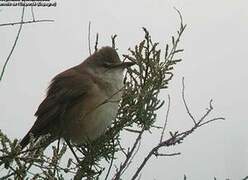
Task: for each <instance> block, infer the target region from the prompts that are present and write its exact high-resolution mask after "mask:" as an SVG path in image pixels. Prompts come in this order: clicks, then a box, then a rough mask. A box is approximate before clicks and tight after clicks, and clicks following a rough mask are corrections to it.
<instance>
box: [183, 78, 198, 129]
mask: <svg viewBox="0 0 248 180" xmlns="http://www.w3.org/2000/svg"><path fill="white" fill-rule="evenodd" d="M182 87H183V89H182V99H183V103H184V106H185V108H186V111H187V113H188V115H189V117H190V118H191V119H192V120H193V122H194V124H196V120H195V118H194V116H193V115H192V113H191V112H190V110H189V107H188V104H187V102H186V100H185V84H184V77H183V78H182Z"/></svg>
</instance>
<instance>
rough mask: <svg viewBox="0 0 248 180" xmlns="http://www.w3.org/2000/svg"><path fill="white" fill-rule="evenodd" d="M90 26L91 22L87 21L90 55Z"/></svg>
mask: <svg viewBox="0 0 248 180" xmlns="http://www.w3.org/2000/svg"><path fill="white" fill-rule="evenodd" d="M90 26H91V22H90V21H89V25H88V47H89V54H90V55H91V47H90V28H91V27H90Z"/></svg>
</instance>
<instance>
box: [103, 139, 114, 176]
mask: <svg viewBox="0 0 248 180" xmlns="http://www.w3.org/2000/svg"><path fill="white" fill-rule="evenodd" d="M112 143H113V146H114V140H112ZM114 158H115V151H114V149H113V153H112V157H111V162H110V165H109V168H108V172H107V174H106V176H105V180H107V179H108V176H109V173H110V171H111V168H112V166H113V162H114Z"/></svg>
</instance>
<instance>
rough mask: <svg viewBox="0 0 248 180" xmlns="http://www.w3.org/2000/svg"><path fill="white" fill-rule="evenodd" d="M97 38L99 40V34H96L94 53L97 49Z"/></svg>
mask: <svg viewBox="0 0 248 180" xmlns="http://www.w3.org/2000/svg"><path fill="white" fill-rule="evenodd" d="M98 38H99V34H98V33H96V42H95V52H96V51H97V50H98V48H97V46H98Z"/></svg>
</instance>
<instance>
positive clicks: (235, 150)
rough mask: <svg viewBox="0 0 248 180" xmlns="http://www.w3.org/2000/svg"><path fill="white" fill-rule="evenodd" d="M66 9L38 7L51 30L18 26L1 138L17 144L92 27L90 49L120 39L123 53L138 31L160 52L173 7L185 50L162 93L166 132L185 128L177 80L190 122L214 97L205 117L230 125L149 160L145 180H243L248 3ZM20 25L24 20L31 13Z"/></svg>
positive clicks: (2, 51)
mask: <svg viewBox="0 0 248 180" xmlns="http://www.w3.org/2000/svg"><path fill="white" fill-rule="evenodd" d="M71 2H72V1H63V2H59V1H58V2H57V3H58V6H57V7H56V8H35V12H36V16H37V18H38V19H54V20H55V22H54V23H40V24H32V25H25V26H24V27H23V30H22V33H21V36H20V39H19V42H18V45H17V47H16V49H15V52H14V54H13V56H12V58H11V60H10V63H9V65H8V67H7V70H6V73H5V76H4V79H3V81H2V82H1V83H0V99H1V100H0V109H1V114H0V129H1V130H2V131H3V132H5V133H6V134H8V135H9V136H10V137H11V138H21V137H22V136H23V135H24V134H25V133H26V132H27V130H28V129H29V128H30V126H31V125H32V124H33V122H34V120H35V118H34V116H33V114H34V112H35V110H36V109H37V107H38V105H39V103H40V102H41V101H42V99H43V97H44V95H45V90H46V88H47V86H48V84H49V81H50V80H51V78H52V77H53V76H54V75H56V74H57V73H59V72H60V71H62V70H64V69H66V68H69V67H71V66H74V65H76V64H78V63H80V62H81V61H82V60H83V59H84V58H85V57H87V56H88V54H89V53H88V44H87V28H88V22H89V21H91V24H92V31H91V34H92V42H93V41H94V38H95V33H96V32H98V33H99V35H100V37H99V38H100V39H99V40H100V41H99V45H100V46H105V45H110V44H111V41H110V36H111V35H112V34H118V38H117V45H118V47H119V49H120V51H119V53H120V54H122V53H126V52H127V49H128V48H129V47H133V45H135V44H136V43H137V42H139V40H141V39H142V38H143V32H142V30H141V27H143V26H145V27H147V28H148V30H149V31H150V33H151V35H152V37H153V39H154V41H158V42H160V43H161V47H163V46H164V45H165V41H166V40H170V36H171V35H173V34H175V33H176V30H177V28H178V25H179V18H178V15H177V13H176V11H175V10H174V9H173V6H175V7H177V8H178V9H180V10H181V12H182V14H183V18H184V22H185V23H187V25H188V27H187V29H186V32H185V34H184V36H183V38H182V41H181V44H180V47H182V48H184V49H185V52H184V53H183V56H182V57H183V62H182V63H180V64H178V66H177V67H176V70H175V78H174V79H173V81H172V82H171V84H170V88H169V89H168V90H167V91H165V92H163V93H162V95H163V97H164V98H166V96H167V94H168V93H169V94H171V100H172V110H171V112H170V119H169V124H168V126H169V128H171V129H174V130H177V129H178V130H183V129H186V128H188V127H189V126H190V125H191V124H190V123H191V121H190V120H189V118H188V117H187V114H186V112H185V109H184V107H183V104H182V99H181V78H182V76H184V77H185V84H186V96H187V100H188V102H189V105H190V107H191V109H192V112H194V113H195V115H196V116H197V117H199V116H200V115H201V114H203V113H204V112H205V108H206V107H208V102H209V100H210V99H211V98H212V99H213V100H214V103H213V105H214V108H215V112H214V113H213V115H212V116H211V117H215V116H224V117H226V119H227V120H226V121H225V122H216V123H215V124H211V125H210V126H208V127H205V128H202V129H199V130H198V131H197V132H196V133H194V134H193V135H191V136H190V137H189V138H188V139H186V140H185V142H184V143H183V144H182V145H180V146H178V147H177V148H176V149H175V150H174V149H171V152H178V151H179V152H182V155H181V156H178V157H171V158H158V159H156V158H153V159H152V160H151V162H149V164H147V166H146V168H145V170H144V171H143V173H142V179H145V180H149V179H158V180H160V179H161V180H162V179H170V180H179V179H183V175H184V174H187V175H188V177H189V179H190V180H199V179H201V180H209V179H213V177H214V176H216V177H217V178H218V179H225V178H228V177H229V178H230V179H233V180H238V179H241V178H242V177H245V176H246V175H248V141H247V126H248V123H247V119H246V114H247V102H248V96H247V92H248V86H247V78H248V71H247V65H248V63H247V60H246V58H247V57H248V51H247V42H248V36H247V33H248V21H247V20H248V9H247V7H248V2H247V1H244V0H235V1H234V0H217V1H216V0H208V1H199V0H184V1H183V0H174V1H172V0H167V1H166V0H153V1H151V0H136V1H133V0H125V1H117V0H105V1H96V0H85V1H81V0H75V1H73V3H71ZM0 9H1V11H0V23H5V22H12V21H17V20H19V19H20V14H21V9H20V8H2V7H0ZM25 18H26V19H31V13H30V9H28V8H27V14H26V16H25ZM17 28H18V26H15V27H10V26H9V27H1V28H0V67H2V65H3V63H4V60H5V59H6V57H7V55H8V53H9V51H10V48H11V46H12V44H13V41H14V39H15V36H16V31H17ZM164 117H165V109H164V110H161V111H160V112H159V120H158V124H161V123H162V122H163V120H164ZM156 138H158V134H154V135H149V137H147V140H144V141H143V145H144V146H145V148H144V149H143V150H142V153H143V154H144V153H145V152H147V151H148V150H149V147H151V146H152V145H154V144H156V143H157V139H156ZM124 140H125V138H124ZM155 140H156V142H154V141H155ZM153 143H154V144H153ZM139 158H140V159H142V158H143V157H142V156H140V157H138V159H139ZM134 168H135V166H134ZM128 173H131V172H128ZM128 173H127V176H128Z"/></svg>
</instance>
